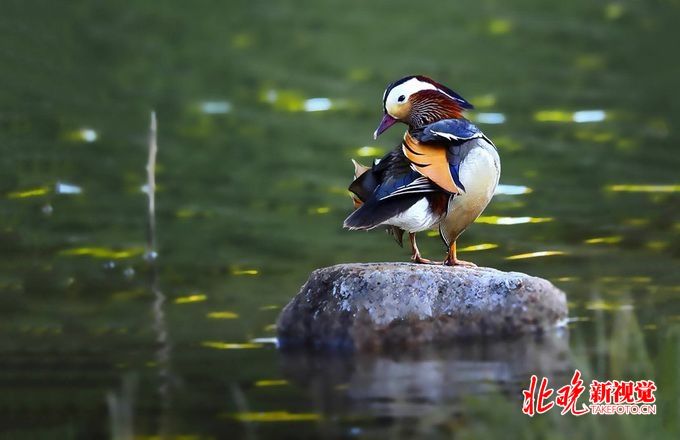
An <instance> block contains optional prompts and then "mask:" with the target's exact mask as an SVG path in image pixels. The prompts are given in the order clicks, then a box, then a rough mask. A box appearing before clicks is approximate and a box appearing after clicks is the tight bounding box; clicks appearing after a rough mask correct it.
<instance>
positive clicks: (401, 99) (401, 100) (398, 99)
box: [397, 95, 406, 102]
mask: <svg viewBox="0 0 680 440" xmlns="http://www.w3.org/2000/svg"><path fill="white" fill-rule="evenodd" d="M404 99H406V96H404V95H401V96H400V97H398V98H397V101H399V102H404Z"/></svg>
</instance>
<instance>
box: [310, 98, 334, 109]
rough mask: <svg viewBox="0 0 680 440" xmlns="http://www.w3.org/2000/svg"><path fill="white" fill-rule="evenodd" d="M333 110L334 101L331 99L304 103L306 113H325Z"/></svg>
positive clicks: (316, 99) (311, 99)
mask: <svg viewBox="0 0 680 440" xmlns="http://www.w3.org/2000/svg"><path fill="white" fill-rule="evenodd" d="M332 108H333V101H331V100H330V99H329V98H310V99H307V100H306V101H305V103H304V110H305V111H306V112H324V111H327V110H330V109H332Z"/></svg>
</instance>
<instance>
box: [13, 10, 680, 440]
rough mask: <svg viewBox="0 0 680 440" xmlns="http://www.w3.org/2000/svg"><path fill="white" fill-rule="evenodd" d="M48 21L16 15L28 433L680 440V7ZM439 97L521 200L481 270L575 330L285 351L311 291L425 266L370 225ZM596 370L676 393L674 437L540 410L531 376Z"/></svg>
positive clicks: (185, 14) (668, 425) (474, 246)
mask: <svg viewBox="0 0 680 440" xmlns="http://www.w3.org/2000/svg"><path fill="white" fill-rule="evenodd" d="M30 3H31V4H29V2H21V1H18V0H9V1H4V2H3V4H2V6H0V84H1V86H0V154H1V159H0V390H1V392H0V435H2V436H3V437H6V438H11V439H24V438H31V439H32V438H45V439H55V438H78V439H80V438H83V439H92V438H132V437H135V438H159V437H161V438H163V437H165V438H173V437H178V436H181V438H191V439H194V438H269V437H272V438H273V437H287V438H305V437H315V436H325V437H329V438H336V437H340V438H412V437H413V436H415V435H422V436H430V437H439V438H450V437H457V438H494V437H497V436H504V437H521V438H544V437H550V438H592V437H596V436H597V437H604V438H640V437H643V436H645V437H652V438H664V437H667V438H677V435H678V432H679V431H680V426H679V420H680V417H679V416H680V400H679V397H678V396H679V395H680V373H679V371H680V369H679V368H678V365H680V277H679V275H678V272H679V269H680V264H679V263H680V176H679V175H678V167H679V166H680V155H678V152H677V151H678V150H677V149H678V141H679V140H680V133H679V132H678V130H677V126H676V122H677V121H678V118H679V117H680V104H679V103H680V92H678V87H677V78H678V74H679V73H680V71H679V70H680V69H679V67H680V62H679V61H678V60H677V56H676V52H677V47H676V46H677V42H678V41H680V31H679V30H678V25H677V23H678V18H680V3H678V2H677V1H671V0H668V1H652V2H641V1H621V2H600V1H597V2H593V1H586V0H575V1H570V2H560V3H547V2H538V1H529V0H523V1H516V2H512V4H510V2H500V1H490V0H487V1H471V0H470V1H468V0H466V1H461V2H435V1H429V0H428V1H419V2H406V1H394V0H392V1H384V0H380V1H373V2H360V1H328V2H313V1H299V2H292V1H280V2H264V1H248V2H246V1H230V2H216V1H211V2H209V1H206V2H196V3H195V4H191V5H190V4H189V3H187V2H179V1H174V2H143V1H134V2H127V3H128V4H127V5H125V6H123V5H122V4H114V3H113V2H93V1H71V2H68V5H66V4H60V5H59V6H57V4H56V3H57V2H49V1H42V2H30ZM411 73H424V74H427V75H429V76H431V77H433V78H435V79H437V80H439V81H441V82H443V83H445V84H446V85H448V86H450V87H452V88H453V89H455V90H457V91H458V92H460V93H461V94H462V95H463V96H464V97H466V98H467V99H469V100H470V101H471V102H472V103H473V104H475V105H476V106H477V111H476V112H473V113H471V114H470V117H471V118H472V119H473V120H475V121H478V123H479V126H480V127H482V129H483V130H484V131H485V133H486V134H487V135H488V136H490V137H491V138H492V139H493V140H494V141H495V142H496V144H497V145H498V149H499V153H500V155H501V159H502V166H503V175H502V177H501V183H503V184H504V185H515V186H506V187H503V192H504V193H505V194H499V195H498V196H496V197H495V199H494V200H493V201H492V203H491V205H490V206H489V207H488V209H487V211H486V212H485V213H484V217H483V218H482V219H481V220H482V221H480V222H479V223H477V224H475V225H473V226H472V227H471V228H470V229H469V230H468V231H467V232H466V233H465V234H464V235H463V237H462V238H461V240H460V242H459V247H460V248H469V249H468V250H467V252H464V253H461V257H462V258H464V259H468V260H472V261H475V262H476V263H477V264H480V265H489V266H493V267H497V268H499V269H503V270H518V271H523V272H527V273H530V274H533V275H537V276H542V277H545V278H548V279H550V280H552V281H553V282H554V283H555V284H556V285H558V286H559V287H561V288H562V289H564V290H565V291H566V292H567V294H568V298H569V305H570V316H571V321H570V323H569V326H568V327H569V332H568V335H557V336H556V337H555V339H554V340H553V339H552V338H548V340H545V341H534V340H527V341H522V340H520V341H515V342H512V343H510V342H507V343H496V344H484V345H482V344H471V343H467V344H465V345H462V346H456V347H451V348H447V349H441V350H434V349H428V348H424V349H423V350H422V351H420V352H417V353H401V354H391V355H385V356H382V357H375V356H373V357H371V356H359V357H355V358H352V357H342V356H333V357H328V356H326V357H323V356H321V357H319V356H304V355H291V356H283V355H281V354H279V353H278V352H277V351H276V349H275V348H274V346H273V345H272V343H271V342H272V340H273V339H272V338H273V337H274V335H275V330H274V328H273V323H274V321H275V319H276V316H277V313H278V311H279V310H280V308H281V307H282V306H283V305H285V303H286V302H287V301H288V300H289V299H290V298H291V296H292V295H294V294H295V293H296V292H297V290H298V289H299V287H300V285H301V284H302V283H303V282H304V281H305V279H306V277H307V275H308V274H309V272H310V271H311V270H313V269H314V268H317V267H320V266H326V265H330V264H334V263H341V262H353V261H385V260H387V261H389V260H397V261H404V260H406V259H407V258H408V252H407V250H404V249H400V248H398V247H397V246H396V245H395V244H394V243H393V242H392V241H391V240H390V239H389V237H387V236H386V235H385V234H384V233H382V232H380V231H374V232H371V233H358V232H348V231H343V230H342V228H341V223H342V220H343V219H344V217H345V216H346V215H347V214H348V213H349V212H350V210H351V201H350V199H349V197H348V196H347V194H346V192H345V188H346V186H347V184H348V183H349V180H350V176H351V173H352V166H351V163H350V158H353V157H354V158H357V159H360V160H361V161H363V162H364V163H368V162H370V160H372V158H373V157H374V156H376V155H380V154H381V153H383V152H384V151H386V150H387V149H389V148H391V147H392V146H393V145H395V144H396V143H397V142H398V140H399V139H400V137H401V134H402V133H401V129H392V130H390V131H389V132H387V133H386V134H385V135H383V136H382V137H381V138H379V140H378V141H373V140H372V138H371V134H372V132H373V130H374V129H375V126H376V125H377V123H378V121H379V119H380V116H381V115H380V110H381V109H380V97H381V95H382V91H383V88H384V86H385V85H386V84H387V83H388V82H389V81H391V80H394V79H396V78H399V77H401V76H403V75H406V74H411ZM313 98H326V99H321V100H318V99H317V100H312V101H309V100H310V99H313ZM328 107H329V108H328ZM152 109H155V110H156V112H157V114H158V120H159V137H158V143H159V155H158V169H157V180H158V190H157V194H156V198H157V200H156V202H157V225H156V226H157V239H158V248H159V257H158V259H157V261H156V264H157V266H156V269H157V276H156V277H154V273H153V270H152V269H151V267H150V265H149V263H147V262H146V261H145V260H144V258H143V253H144V249H145V246H146V243H147V239H146V220H147V201H146V196H145V194H144V193H143V192H142V191H141V190H140V188H141V186H142V185H144V183H145V181H146V175H145V163H146V157H147V150H146V144H147V133H148V125H149V112H150V111H151V110H152ZM315 109H316V110H320V111H309V110H315ZM484 121H487V123H485V122H484ZM488 122H492V123H488ZM510 193H512V194H510ZM421 235H422V237H421V239H420V242H421V250H422V251H423V254H424V256H425V257H431V258H439V259H440V258H442V257H443V254H444V249H443V248H442V245H441V243H440V240H439V239H438V238H437V237H427V236H425V234H421ZM154 282H155V287H154ZM576 367H578V368H580V369H581V370H582V371H583V374H584V379H585V381H586V384H588V383H589V382H590V380H592V379H596V378H598V379H647V378H649V379H654V380H656V382H657V386H658V391H657V394H656V395H657V407H658V414H657V415H656V416H646V417H642V416H638V417H633V416H608V417H605V416H593V415H587V416H584V417H581V418H579V419H576V418H574V417H571V416H563V417H562V416H559V414H558V413H557V412H556V411H554V410H553V411H552V412H551V413H550V414H548V415H544V416H541V417H536V418H534V419H530V418H528V417H527V416H525V415H523V414H522V413H521V411H520V409H521V403H522V399H521V389H522V388H525V387H526V386H527V384H528V379H529V375H530V374H531V373H532V372H536V373H538V374H539V375H548V376H549V377H551V378H553V380H554V382H552V384H554V385H556V387H557V386H561V385H563V384H564V383H566V381H567V380H568V379H569V377H571V373H572V372H573V370H574V368H576ZM584 397H585V400H586V401H587V396H586V395H584ZM582 400H583V397H582Z"/></svg>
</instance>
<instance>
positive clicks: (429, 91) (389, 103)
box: [373, 75, 473, 139]
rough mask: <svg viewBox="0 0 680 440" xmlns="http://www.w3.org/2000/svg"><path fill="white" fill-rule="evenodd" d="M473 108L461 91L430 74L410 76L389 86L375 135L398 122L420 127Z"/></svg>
mask: <svg viewBox="0 0 680 440" xmlns="http://www.w3.org/2000/svg"><path fill="white" fill-rule="evenodd" d="M471 108H473V107H472V104H470V103H469V102H467V101H466V100H465V99H464V98H463V97H462V96H460V95H459V94H458V93H456V92H454V91H453V90H451V89H449V88H448V87H446V86H444V85H442V84H439V83H438V82H436V81H434V80H432V79H430V78H428V77H426V76H422V75H411V76H406V77H404V78H402V79H400V80H398V81H395V82H393V83H392V84H390V85H388V86H387V88H386V89H385V93H384V94H383V111H384V115H383V119H382V121H380V125H378V128H377V129H376V130H375V133H373V138H374V139H376V138H377V137H378V136H380V133H382V132H383V131H385V130H387V129H388V128H390V127H391V126H392V125H394V124H395V123H397V122H403V123H404V124H407V125H408V126H409V127H410V128H419V127H422V126H425V125H427V124H431V123H433V122H436V121H439V120H441V119H455V118H460V117H462V114H463V110H464V109H471Z"/></svg>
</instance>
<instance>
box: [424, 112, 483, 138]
mask: <svg viewBox="0 0 680 440" xmlns="http://www.w3.org/2000/svg"><path fill="white" fill-rule="evenodd" d="M483 136H484V134H483V133H482V132H481V130H480V129H479V128H477V126H476V125H475V124H473V123H472V122H470V121H468V120H467V119H463V118H461V119H442V120H441V121H437V122H434V123H432V124H430V125H426V126H425V127H423V128H422V129H420V130H417V131H414V133H413V137H415V138H416V139H417V140H418V142H422V143H426V144H427V143H442V144H450V143H452V142H460V141H467V140H470V139H475V138H480V137H483Z"/></svg>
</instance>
